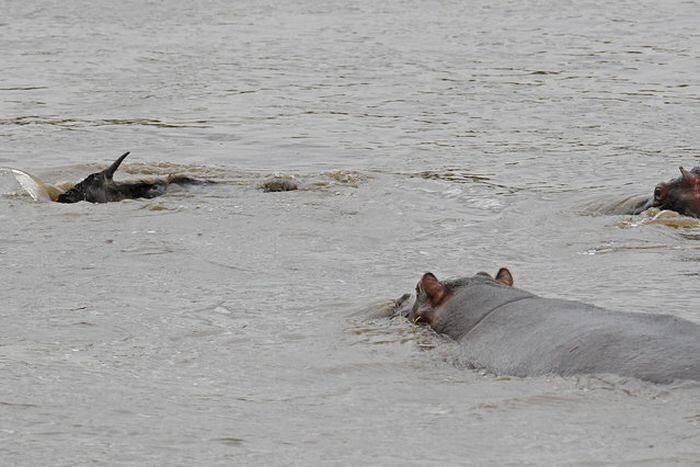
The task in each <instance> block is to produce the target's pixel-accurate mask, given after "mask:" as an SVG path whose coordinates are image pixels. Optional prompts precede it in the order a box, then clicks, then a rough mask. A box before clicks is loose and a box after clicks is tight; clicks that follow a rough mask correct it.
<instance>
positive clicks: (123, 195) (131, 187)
mask: <svg viewBox="0 0 700 467" xmlns="http://www.w3.org/2000/svg"><path fill="white" fill-rule="evenodd" d="M128 155H129V153H128V152H125V153H124V154H122V155H121V156H119V158H118V159H117V160H116V161H114V162H113V163H112V165H110V166H109V167H108V168H106V169H105V170H103V171H102V172H96V173H93V174H90V175H88V176H87V177H86V178H85V179H84V180H83V181H81V182H80V183H77V184H76V185H75V186H73V187H72V188H71V189H69V190H67V191H66V192H65V193H61V194H60V195H59V196H58V198H57V199H56V201H57V202H59V203H77V202H78V201H89V202H91V203H108V202H110V201H121V200H124V199H135V198H155V197H156V196H160V195H162V194H164V193H165V191H166V189H167V187H168V185H171V184H178V185H187V184H201V183H213V182H210V181H203V180H196V179H194V178H191V177H188V176H185V175H169V176H168V177H166V178H162V179H155V180H139V181H134V182H115V181H114V180H113V176H114V172H116V171H117V169H118V168H119V165H120V164H121V163H122V162H123V161H124V159H125V158H126V156H128Z"/></svg>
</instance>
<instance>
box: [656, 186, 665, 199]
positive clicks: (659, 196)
mask: <svg viewBox="0 0 700 467" xmlns="http://www.w3.org/2000/svg"><path fill="white" fill-rule="evenodd" d="M663 198H664V191H663V190H662V189H661V187H660V186H657V187H656V188H655V189H654V199H655V200H657V201H661V200H662V199H663Z"/></svg>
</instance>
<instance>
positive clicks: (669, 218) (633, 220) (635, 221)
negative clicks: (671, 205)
mask: <svg viewBox="0 0 700 467" xmlns="http://www.w3.org/2000/svg"><path fill="white" fill-rule="evenodd" d="M647 224H651V225H664V226H666V227H671V228H674V229H694V228H698V227H700V219H696V218H694V217H687V216H683V215H681V214H678V213H677V212H675V211H666V210H659V209H657V208H649V209H647V210H646V211H644V212H643V213H641V214H640V215H638V216H631V217H629V218H627V219H625V220H623V221H622V222H620V223H618V224H617V226H618V227H620V228H622V229H631V228H634V227H641V226H643V225H647Z"/></svg>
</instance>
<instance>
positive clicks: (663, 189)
mask: <svg viewBox="0 0 700 467" xmlns="http://www.w3.org/2000/svg"><path fill="white" fill-rule="evenodd" d="M680 169H681V176H680V177H678V178H676V179H674V180H671V181H670V182H665V183H659V184H658V185H656V188H655V189H654V201H653V204H652V205H653V206H654V207H657V208H659V209H670V210H671V211H676V212H678V213H680V214H683V215H686V216H691V217H698V218H700V166H698V167H695V168H694V169H692V170H690V171H688V170H685V169H684V168H683V167H681V168H680Z"/></svg>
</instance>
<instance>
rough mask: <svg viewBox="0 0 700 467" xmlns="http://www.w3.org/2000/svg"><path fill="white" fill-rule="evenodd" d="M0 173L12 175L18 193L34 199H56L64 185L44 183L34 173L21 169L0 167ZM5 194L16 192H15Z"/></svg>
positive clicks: (62, 190) (46, 200)
mask: <svg viewBox="0 0 700 467" xmlns="http://www.w3.org/2000/svg"><path fill="white" fill-rule="evenodd" d="M0 174H10V175H11V176H13V177H14V179H15V180H16V182H17V184H18V185H19V188H20V189H21V192H20V193H24V194H27V195H29V196H31V197H32V199H33V200H34V201H45V202H48V201H56V200H57V199H58V197H59V195H60V194H61V193H63V192H64V191H65V187H62V186H57V185H51V184H48V183H45V182H43V181H42V180H40V179H38V178H37V177H35V176H34V175H31V174H29V173H27V172H23V171H21V170H17V169H10V168H0ZM7 194H16V192H13V193H7Z"/></svg>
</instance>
